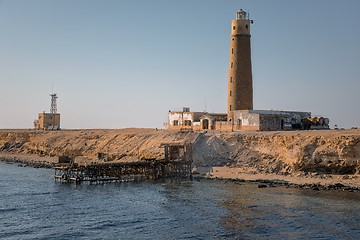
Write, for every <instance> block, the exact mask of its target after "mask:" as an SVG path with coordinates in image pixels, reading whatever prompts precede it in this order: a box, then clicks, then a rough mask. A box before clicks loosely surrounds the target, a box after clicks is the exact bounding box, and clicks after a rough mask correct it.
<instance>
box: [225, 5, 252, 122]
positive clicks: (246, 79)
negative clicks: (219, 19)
mask: <svg viewBox="0 0 360 240" xmlns="http://www.w3.org/2000/svg"><path fill="white" fill-rule="evenodd" d="M252 22H253V21H252V20H250V19H249V14H248V13H247V12H246V11H244V10H243V9H240V10H239V11H238V12H237V13H236V19H234V20H232V21H231V35H230V64H229V72H228V96H227V97H228V106H227V119H228V121H233V114H232V112H233V111H235V110H252V109H253V84H252V69H251V46H250V37H251V35H250V24H251V23H252Z"/></svg>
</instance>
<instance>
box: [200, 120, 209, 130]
mask: <svg viewBox="0 0 360 240" xmlns="http://www.w3.org/2000/svg"><path fill="white" fill-rule="evenodd" d="M202 129H209V120H208V119H203V120H202Z"/></svg>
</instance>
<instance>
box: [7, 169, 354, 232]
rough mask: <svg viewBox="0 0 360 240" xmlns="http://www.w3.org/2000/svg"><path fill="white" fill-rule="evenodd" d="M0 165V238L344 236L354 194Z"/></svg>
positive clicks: (348, 228) (348, 229)
mask: <svg viewBox="0 0 360 240" xmlns="http://www.w3.org/2000/svg"><path fill="white" fill-rule="evenodd" d="M51 174H52V171H51V170H48V169H33V168H19V167H17V166H16V165H8V164H5V163H1V162H0V192H1V198H0V239H2V238H4V239H159V238H160V239H243V238H256V239H257V238H283V239H288V238H302V239H304V238H349V239H354V238H357V237H358V236H359V235H360V228H359V220H360V200H359V199H360V195H359V193H347V192H336V191H328V192H325V191H320V192H319V191H312V190H304V189H286V188H282V187H277V188H262V189H259V188H257V185H255V184H244V183H242V184H237V183H233V182H229V183H224V182H221V181H205V180H204V181H192V182H190V181H187V182H172V181H162V182H128V183H111V184H104V185H89V184H80V185H73V184H61V183H55V182H54V181H53V180H52V178H51Z"/></svg>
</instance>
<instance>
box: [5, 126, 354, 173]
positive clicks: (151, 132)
mask: <svg viewBox="0 0 360 240" xmlns="http://www.w3.org/2000/svg"><path fill="white" fill-rule="evenodd" d="M184 141H190V142H192V143H193V159H194V165H195V166H197V167H205V166H224V165H227V166H236V167H238V168H244V169H245V168H246V169H247V170H248V171H250V170H251V171H254V172H261V173H277V174H288V173H294V172H295V173H296V172H299V173H301V172H306V173H309V172H310V173H313V174H318V173H328V174H355V173H359V171H360V130H357V129H353V130H323V131H289V132H253V131H241V132H212V131H208V132H192V133H179V132H176V131H167V130H156V129H116V130H110V129H109V130H96V129H89V130H61V131H33V130H0V157H1V156H2V157H8V156H18V155H23V154H26V155H28V156H34V158H35V159H36V158H37V156H38V157H39V158H40V157H43V158H44V157H48V158H49V159H54V158H53V157H54V156H62V155H74V156H77V159H82V160H84V161H91V162H95V161H98V160H97V154H98V153H99V152H103V153H106V154H108V156H109V158H108V161H134V160H138V159H143V158H155V159H162V158H164V152H163V148H160V144H161V143H169V142H184Z"/></svg>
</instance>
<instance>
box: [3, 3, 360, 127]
mask: <svg viewBox="0 0 360 240" xmlns="http://www.w3.org/2000/svg"><path fill="white" fill-rule="evenodd" d="M240 8H243V9H245V10H247V11H248V12H250V18H251V19H253V20H254V24H253V25H251V34H252V37H251V41H252V42H251V45H252V65H253V81H254V109H261V110H270V109H273V110H297V111H310V112H312V114H313V115H316V116H318V115H319V116H324V117H328V118H330V126H331V127H334V124H337V125H338V126H339V127H344V128H350V127H353V126H357V127H360V109H359V103H360V95H359V90H360V79H359V78H360V77H359V76H360V17H359V16H360V15H359V14H360V1H358V0H337V1H335V0H302V1H289V0H274V1H263V0H251V1H250V0H243V1H241V0H181V1H180V0H177V1H175V0H151V1H148V0H127V1H125V0H76V1H75V0H0V112H1V113H0V128H32V127H33V121H34V119H35V118H37V113H39V112H42V111H49V110H50V96H49V94H50V93H51V92H52V86H53V89H54V92H56V93H57V94H58V96H59V98H58V111H59V112H60V113H61V126H62V128H124V127H153V128H155V127H158V128H162V127H163V123H164V122H166V121H167V113H168V111H169V110H174V111H175V110H181V109H182V107H183V106H186V107H190V109H191V110H192V111H203V110H207V111H208V112H218V113H221V112H223V113H225V112H226V110H227V109H226V94H227V70H228V66H229V40H230V26H231V20H232V19H234V18H235V13H236V11H237V10H238V9H240Z"/></svg>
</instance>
